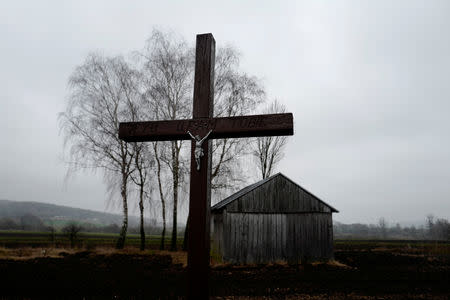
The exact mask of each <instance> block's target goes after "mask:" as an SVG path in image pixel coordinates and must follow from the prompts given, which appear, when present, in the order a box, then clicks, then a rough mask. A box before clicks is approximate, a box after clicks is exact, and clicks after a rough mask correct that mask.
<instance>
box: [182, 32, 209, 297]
mask: <svg viewBox="0 0 450 300" xmlns="http://www.w3.org/2000/svg"><path fill="white" fill-rule="evenodd" d="M214 63H215V41H214V37H213V36H212V34H210V33H208V34H199V35H197V45H196V53H195V81H194V108H193V118H212V117H213V106H214ZM198 134H202V136H204V135H205V134H207V131H206V130H205V132H198ZM210 146H211V141H210V140H207V141H205V143H203V151H204V156H203V157H201V161H200V170H197V164H196V162H195V157H194V153H195V151H194V150H195V142H194V141H192V144H191V148H192V149H191V182H190V193H189V214H190V218H189V221H190V223H189V229H188V230H189V232H188V299H208V298H209V272H210V270H209V260H210V255H209V251H210V209H211V188H210V185H211V147H210Z"/></svg>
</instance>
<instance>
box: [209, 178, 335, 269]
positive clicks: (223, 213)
mask: <svg viewBox="0 0 450 300" xmlns="http://www.w3.org/2000/svg"><path fill="white" fill-rule="evenodd" d="M332 212H336V210H335V209H334V208H332V207H330V206H329V205H327V204H326V203H324V202H323V201H321V200H320V199H318V198H317V197H315V196H314V195H312V194H311V193H309V192H308V191H306V190H304V189H303V188H301V187H300V186H298V185H297V184H295V183H294V182H292V181H290V180H289V179H288V178H287V177H285V176H284V175H282V174H279V175H276V176H274V177H273V178H272V179H271V180H268V181H267V182H265V183H264V184H262V185H260V186H258V187H257V188H255V189H253V190H251V191H249V192H247V193H245V194H242V195H240V196H239V197H238V198H237V199H235V200H233V201H231V202H230V203H227V204H226V206H225V207H223V208H222V209H219V210H213V211H212V222H211V226H212V227H213V228H212V230H211V232H212V233H213V237H212V241H213V245H212V248H213V249H215V251H217V253H220V255H221V256H222V258H223V260H224V261H226V262H230V263H236V264H252V263H267V262H280V261H287V262H289V263H299V262H301V261H302V260H303V259H308V260H310V259H330V258H332V257H333V224H332Z"/></svg>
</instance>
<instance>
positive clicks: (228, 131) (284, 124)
mask: <svg viewBox="0 0 450 300" xmlns="http://www.w3.org/2000/svg"><path fill="white" fill-rule="evenodd" d="M209 130H212V132H211V134H210V135H209V137H208V138H209V139H224V138H242V137H259V136H276V135H293V134H294V126H293V117H292V113H283V114H268V115H253V116H240V117H225V118H196V119H186V120H169V121H147V122H126V123H120V125H119V138H120V139H122V140H124V141H127V142H147V141H169V140H189V139H191V137H190V136H189V134H188V133H187V132H188V131H190V132H191V133H192V134H194V135H195V134H202V135H204V134H205V133H207V132H208V131H209Z"/></svg>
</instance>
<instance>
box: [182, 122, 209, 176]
mask: <svg viewBox="0 0 450 300" xmlns="http://www.w3.org/2000/svg"><path fill="white" fill-rule="evenodd" d="M211 131H212V130H210V131H209V132H208V133H207V134H206V135H205V136H204V137H203V138H202V139H200V137H199V136H198V135H196V136H193V135H192V133H191V132H190V131H189V130H188V132H187V133H189V135H190V136H191V138H192V139H193V140H194V141H195V150H194V157H195V162H196V163H197V171H200V158H201V157H202V156H204V155H205V154H204V153H203V149H202V144H203V142H204V141H205V140H206V139H207V138H208V135H209V134H210V133H211Z"/></svg>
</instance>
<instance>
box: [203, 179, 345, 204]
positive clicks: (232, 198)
mask: <svg viewBox="0 0 450 300" xmlns="http://www.w3.org/2000/svg"><path fill="white" fill-rule="evenodd" d="M279 176H281V177H283V178H284V179H286V180H287V181H289V182H291V183H292V184H294V185H295V186H297V187H298V188H299V189H301V190H302V191H303V192H305V193H307V194H309V195H310V196H312V197H313V198H314V199H315V200H316V201H319V202H320V203H322V204H323V205H325V206H327V207H329V208H330V210H331V212H339V211H338V210H337V209H335V208H334V207H332V206H331V205H329V204H327V203H326V202H325V201H323V200H321V199H319V198H318V197H316V196H315V195H313V194H312V193H311V192H309V191H308V190H306V189H304V188H303V187H301V186H300V185H298V184H297V183H295V182H294V181H292V180H291V179H289V178H288V177H287V176H285V175H284V174H282V173H277V174H275V175H272V176H270V177H267V178H266V179H263V180H261V181H258V182H256V183H254V184H251V185H249V186H247V187H245V188H243V189H241V190H239V191H238V192H236V193H234V194H232V195H231V196H229V197H227V198H225V199H224V200H222V201H220V202H219V203H217V204H215V205H214V206H212V207H211V211H212V212H213V211H220V210H222V209H224V208H225V207H226V206H228V205H229V204H231V203H232V202H234V201H235V200H237V199H239V198H241V197H242V196H244V195H245V194H247V193H249V192H251V191H253V190H255V189H257V188H258V187H260V186H262V185H264V184H266V183H268V182H269V181H271V180H273V179H274V178H277V177H279Z"/></svg>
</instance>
